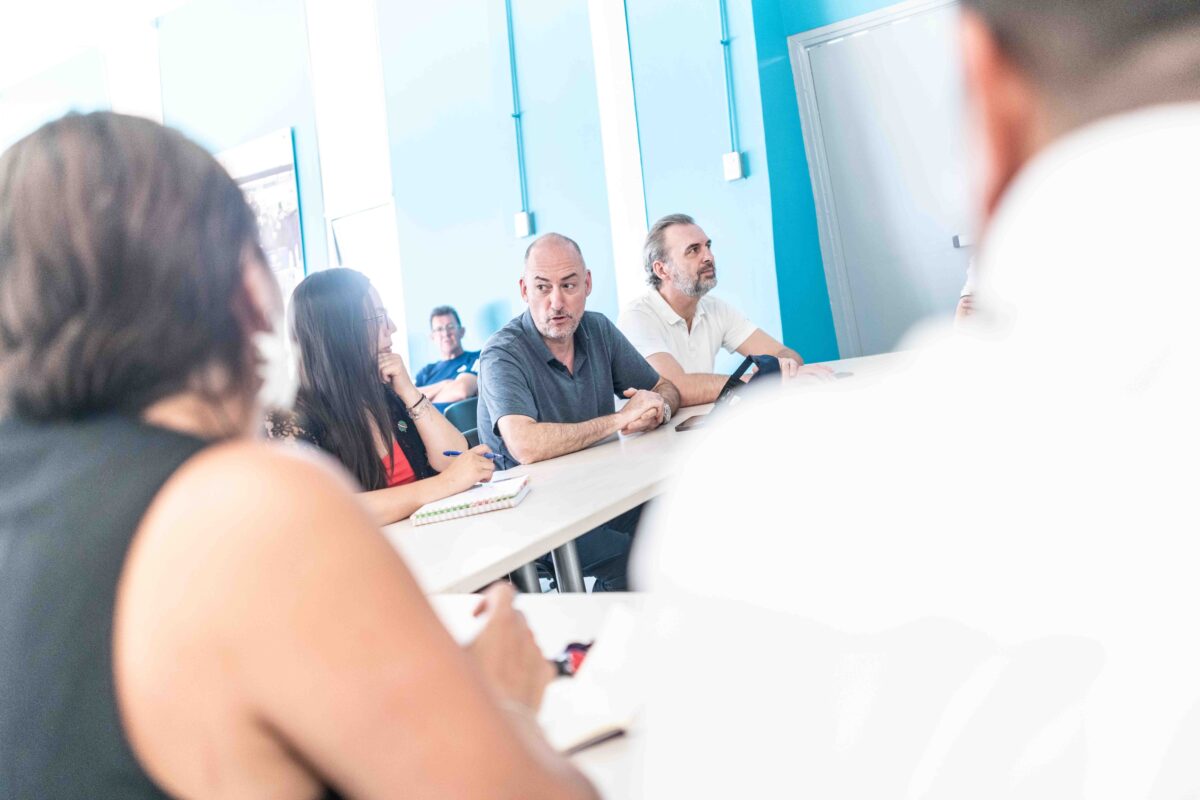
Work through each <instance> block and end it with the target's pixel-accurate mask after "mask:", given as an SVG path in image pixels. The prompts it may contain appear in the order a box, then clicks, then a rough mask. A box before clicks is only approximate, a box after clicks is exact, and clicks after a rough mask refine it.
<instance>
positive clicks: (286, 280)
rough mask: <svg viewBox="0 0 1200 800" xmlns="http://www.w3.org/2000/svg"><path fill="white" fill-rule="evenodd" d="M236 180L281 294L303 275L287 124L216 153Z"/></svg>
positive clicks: (301, 234)
mask: <svg viewBox="0 0 1200 800" xmlns="http://www.w3.org/2000/svg"><path fill="white" fill-rule="evenodd" d="M217 160H218V161H219V162H221V165H222V166H224V167H225V170H226V171H227V172H228V173H229V174H230V176H232V177H233V179H234V180H235V181H237V184H238V186H240V187H241V189H242V192H243V194H245V195H246V201H247V202H248V203H249V204H250V208H251V209H252V210H253V211H254V216H255V219H256V220H257V221H258V240H259V243H260V244H261V245H262V249H263V253H264V254H265V255H266V257H267V264H268V266H270V267H271V271H272V272H274V273H275V278H276V280H278V281H279V287H280V289H282V290H283V296H284V299H287V298H289V297H291V295H292V290H293V289H295V288H296V284H298V283H300V281H302V280H303V279H304V275H305V272H306V270H305V267H304V229H303V226H302V225H301V223H300V185H299V181H298V177H297V174H296V146H295V140H294V138H293V135H292V129H291V128H284V129H283V130H279V131H275V132H274V133H270V134H267V135H266V136H261V137H259V138H257V139H253V140H251V141H249V142H246V143H245V144H241V145H238V146H237V147H234V148H231V149H229V150H225V151H223V152H220V153H218V154H217Z"/></svg>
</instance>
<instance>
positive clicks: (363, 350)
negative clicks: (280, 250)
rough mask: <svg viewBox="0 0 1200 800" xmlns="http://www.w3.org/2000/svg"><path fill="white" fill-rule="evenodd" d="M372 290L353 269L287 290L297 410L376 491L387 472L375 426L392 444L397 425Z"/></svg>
mask: <svg viewBox="0 0 1200 800" xmlns="http://www.w3.org/2000/svg"><path fill="white" fill-rule="evenodd" d="M370 289H371V283H370V281H368V280H367V278H366V276H365V275H363V274H362V273H360V272H355V271H354V270H352V269H340V268H339V269H327V270H323V271H321V272H314V273H313V274H312V275H309V276H308V277H307V278H305V279H304V280H303V281H301V283H300V285H299V286H297V287H296V291H295V292H294V293H293V294H292V308H291V326H292V338H293V339H295V341H296V344H297V345H298V348H299V351H300V391H299V393H298V395H297V402H296V405H297V410H298V411H299V412H300V413H301V414H302V415H304V416H305V417H306V418H307V420H308V422H309V423H310V424H311V425H312V426H313V427H315V428H316V429H317V430H319V431H320V438H321V444H322V446H323V447H325V448H326V449H328V450H329V451H330V452H331V453H333V455H334V456H336V457H337V458H338V460H339V461H341V462H342V464H343V465H345V467H346V469H348V470H349V471H350V473H351V474H352V475H354V476H355V477H356V478H358V481H359V483H360V484H362V486H363V487H364V488H366V489H381V488H383V487H385V486H387V472H385V471H384V467H383V463H382V462H381V461H380V459H379V456H378V454H377V452H376V450H375V438H374V436H373V435H372V428H375V429H376V430H378V431H379V433H380V434H382V436H383V439H384V441H385V442H390V441H391V437H392V436H393V431H392V426H393V425H394V424H395V423H394V421H393V420H392V415H391V413H390V412H389V403H388V397H387V392H388V391H389V390H388V388H387V387H385V386H384V384H383V383H382V382H380V380H379V357H378V344H377V343H378V341H379V327H380V325H381V322H380V320H378V319H375V318H374V317H375V309H374V307H373V306H372V304H371V298H370ZM382 324H386V323H382ZM388 463H389V465H391V461H390V456H389V462H388Z"/></svg>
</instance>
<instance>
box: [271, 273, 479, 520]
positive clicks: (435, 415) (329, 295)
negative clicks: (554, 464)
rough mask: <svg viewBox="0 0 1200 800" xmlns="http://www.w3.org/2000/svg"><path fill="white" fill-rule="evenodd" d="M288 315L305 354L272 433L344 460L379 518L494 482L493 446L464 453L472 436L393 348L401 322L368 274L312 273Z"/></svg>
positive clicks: (296, 294) (397, 517) (400, 514)
mask: <svg viewBox="0 0 1200 800" xmlns="http://www.w3.org/2000/svg"><path fill="white" fill-rule="evenodd" d="M291 317H292V324H291V331H292V339H293V341H294V342H295V343H296V347H297V349H298V350H299V355H300V390H299V393H298V395H297V398H296V410H295V412H294V413H291V414H283V413H274V414H271V415H270V416H269V417H268V423H267V431H268V433H269V434H270V435H271V436H272V437H274V438H290V439H300V440H303V441H308V442H310V443H312V444H315V445H317V446H318V447H320V448H321V449H323V450H325V451H326V452H328V453H330V454H332V455H333V456H334V458H336V459H337V460H338V461H340V462H342V466H344V467H345V468H346V469H347V470H349V472H350V474H351V475H353V476H354V477H355V478H357V479H358V483H359V485H360V486H362V488H363V489H364V492H363V493H362V494H361V495H360V498H359V499H361V500H362V501H363V502H364V503H365V504H366V506H367V508H368V509H370V511H371V516H372V517H374V518H375V520H376V522H378V523H379V524H380V525H387V524H388V523H391V522H395V521H397V520H401V519H405V518H406V517H408V516H410V515H411V514H412V513H413V512H414V511H416V510H417V509H418V508H420V507H421V506H422V505H424V504H425V503H429V502H432V501H434V500H440V499H442V498H443V497H449V496H450V495H452V494H455V493H456V492H461V491H463V490H465V489H469V488H470V487H472V486H474V485H475V484H476V483H478V482H479V481H486V480H490V479H491V476H492V472H493V471H494V467H493V464H492V461H491V460H490V459H487V458H484V457H483V455H481V453H484V452H487V450H488V448H487V447H486V446H480V447H477V448H476V449H475V451H474V452H466V451H467V440H466V438H464V437H463V435H462V434H461V433H460V432H459V431H458V430H457V429H456V428H455V427H454V426H453V425H451V424H450V423H449V422H448V421H447V420H446V418H445V417H443V416H442V413H441V412H440V411H438V410H437V409H436V408H434V406H433V403H431V402H429V399H428V398H427V397H425V396H424V395H423V394H421V393H420V392H419V391H417V388H416V387H415V386H414V385H413V382H412V379H411V378H410V377H409V375H408V368H407V367H406V366H405V364H404V360H403V359H402V358H401V357H400V354H398V353H393V352H392V334H393V333H395V332H396V327H395V325H393V324H392V319H391V317H390V316H389V315H388V313H387V309H386V308H384V307H383V302H382V300H380V298H379V294H378V292H376V291H375V289H374V287H372V286H371V283H370V281H368V280H367V278H366V276H365V275H363V274H362V273H360V272H355V271H354V270H352V269H327V270H322V271H321V272H314V273H313V274H312V275H309V276H308V277H307V278H305V279H304V280H303V281H301V282H300V285H299V286H297V287H296V291H295V292H293V293H292V303H291ZM448 451H458V452H462V453H463V454H462V455H460V456H457V457H454V456H447V455H445V453H446V452H448Z"/></svg>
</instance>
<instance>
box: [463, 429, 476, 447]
mask: <svg viewBox="0 0 1200 800" xmlns="http://www.w3.org/2000/svg"><path fill="white" fill-rule="evenodd" d="M462 433H463V436H465V437H467V447H477V446H479V428H471V430H469V431H463V432H462Z"/></svg>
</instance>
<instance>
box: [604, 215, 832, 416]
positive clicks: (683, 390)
mask: <svg viewBox="0 0 1200 800" xmlns="http://www.w3.org/2000/svg"><path fill="white" fill-rule="evenodd" d="M643 254H644V258H645V266H646V282H647V283H649V284H650V291H648V292H647V293H646V294H645V295H643V296H642V297H639V298H638V299H637V300H634V301H633V302H632V303H630V304H629V305H628V306H626V307H625V309H624V310H623V311H622V312H621V316H620V318H619V319H618V321H617V327H619V328H620V329H621V332H622V333H624V334H625V336H626V337H627V338H628V339H629V341H630V342H632V343H633V346H634V347H636V348H637V350H638V352H639V353H641V354H642V356H643V357H644V358H645V359H646V360H647V361H649V362H650V365H651V366H652V367H654V369H655V370H657V371H658V374H659V375H661V376H662V377H664V378H666V379H667V380H669V381H671V382H672V383H673V384H675V386H677V387H678V388H679V394H680V396H681V398H682V400H683V404H684V405H685V406H690V405H697V404H699V403H711V402H712V401H713V400H715V399H716V397H717V394H718V393H719V392H720V391H721V387H722V386H724V385H725V381H726V376H724V375H715V374H713V363H714V361H715V359H716V356H717V351H718V350H720V349H721V348H725V349H726V350H728V351H729V352H731V353H733V352H736V353H740V354H742V355H769V356H775V357H776V358H778V359H779V368H780V371H781V372H782V373H783V376H784V378H791V377H795V376H797V375H801V374H809V375H815V376H818V377H823V376H828V375H829V374H831V373H830V370H829V369H828V368H827V367H823V366H815V365H805V364H804V359H802V358H801V357H800V354H799V353H797V352H796V351H795V350H792V349H790V348H787V347H784V346H783V345H782V344H781V343H780V342H778V341H776V340H775V339H774V338H772V337H771V336H769V335H767V334H766V333H765V332H764V331H763V330H762V329H760V328H758V327H757V326H755V324H754V323H753V322H750V321H749V320H748V319H746V318H745V317H744V316H742V314H741V313H740V312H739V311H738V310H737V309H735V308H734V307H733V306H731V305H729V304H728V303H725V302H724V301H722V300H718V299H717V298H715V297H709V296H707V295H708V292H709V291H710V290H711V289H712V288H713V287H714V286H716V285H717V265H716V260H715V258H714V257H713V252H712V240H710V239H709V238H708V236H707V235H706V234H705V233H704V231H703V230H702V229H701V228H700V226H699V225H697V224H696V221H695V220H694V219H692V218H691V217H689V216H688V215H687V214H669V215H667V216H665V217H663V218H662V219H660V220H658V221H657V222H655V223H654V225H653V226H651V228H650V232H649V233H648V234H646V245H645V248H644V249H643Z"/></svg>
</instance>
